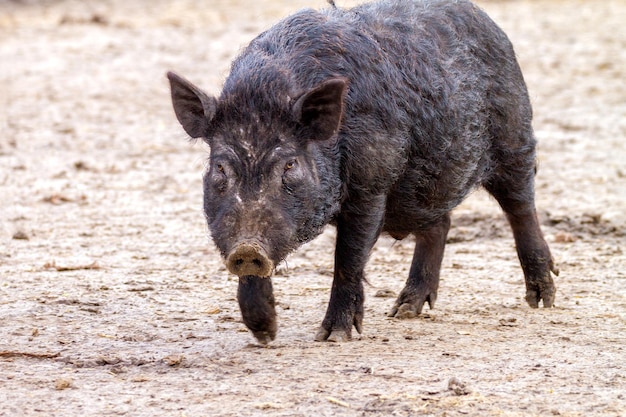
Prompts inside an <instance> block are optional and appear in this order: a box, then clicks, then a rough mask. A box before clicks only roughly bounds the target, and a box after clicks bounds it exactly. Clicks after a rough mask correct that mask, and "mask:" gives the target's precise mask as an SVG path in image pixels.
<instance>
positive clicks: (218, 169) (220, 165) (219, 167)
mask: <svg viewBox="0 0 626 417" xmlns="http://www.w3.org/2000/svg"><path fill="white" fill-rule="evenodd" d="M217 172H220V173H222V174H223V173H224V165H222V164H217Z"/></svg>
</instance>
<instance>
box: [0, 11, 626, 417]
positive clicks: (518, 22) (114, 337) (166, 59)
mask: <svg viewBox="0 0 626 417" xmlns="http://www.w3.org/2000/svg"><path fill="white" fill-rule="evenodd" d="M337 2H338V3H339V4H346V3H347V2H346V1H344V0H338V1H337ZM323 5H324V4H323V2H322V1H321V0H310V1H306V0H297V1H293V0H272V1H269V0H268V1H259V2H252V1H250V2H245V1H242V0H213V1H211V2H200V1H192V0H169V1H168V0H155V1H148V0H143V1H134V0H133V1H129V0H126V1H123V0H105V1H98V2H95V1H71V0H59V1H51V0H48V1H44V0H42V1H36V0H22V1H17V0H13V1H9V0H0V199H1V201H0V416H33V415H34V416H37V415H40V416H55V415H57V416H77V415H84V416H104V415H128V416H156V415H167V416H196V415H221V416H249V415H250V416H255V415H259V416H261V415H262V416H265V415H267V416H388V415H389V416H422V415H424V416H444V415H445V416H459V415H475V416H491V415H493V416H531V415H532V416H534V415H548V416H550V415H561V416H619V415H622V416H623V415H626V257H625V254H624V251H626V237H625V234H626V233H625V229H626V217H625V216H626V214H625V213H626V145H625V144H626V82H625V79H626V29H625V27H626V26H624V25H625V23H624V22H626V2H624V1H623V0H604V1H565V0H562V1H558V0H537V1H525V0H518V1H481V2H480V5H481V6H482V7H483V8H484V9H486V10H487V11H488V12H489V13H490V15H491V16H492V17H493V18H494V20H496V21H497V22H498V23H499V24H500V25H501V26H502V27H503V28H504V29H505V30H506V31H507V32H508V34H509V35H510V37H511V39H512V41H513V43H514V44H515V46H516V50H517V53H518V56H519V59H520V62H521V65H522V67H523V70H524V72H525V75H526V78H527V81H528V85H529V89H530V93H531V96H532V100H533V103H534V108H535V115H536V116H535V128H536V133H537V137H538V139H539V141H540V146H539V149H538V155H539V162H540V167H539V172H538V176H537V205H538V208H539V211H540V217H541V222H542V226H543V229H544V232H545V234H546V238H547V240H548V242H549V243H550V245H551V248H552V251H553V254H554V256H555V258H556V259H557V262H558V265H559V267H560V270H561V275H560V276H559V277H558V278H556V283H557V286H558V294H557V302H556V307H555V308H552V309H537V310H533V309H530V308H529V307H528V306H527V305H526V303H525V302H524V300H523V295H524V285H523V277H522V272H521V269H520V267H519V264H518V261H517V258H516V255H515V251H514V246H513V239H512V237H511V234H510V232H509V229H508V226H507V224H506V223H505V221H504V219H503V216H502V215H501V213H500V210H499V208H498V207H497V205H496V203H495V202H494V201H492V200H491V199H490V198H488V197H487V196H486V195H485V194H484V193H483V192H481V191H477V192H475V193H474V194H473V195H472V196H471V197H470V199H469V200H467V201H466V202H465V203H464V204H463V205H462V206H461V207H459V208H458V209H457V210H456V211H455V212H454V216H453V229H452V230H451V233H450V237H449V243H448V246H447V248H446V256H445V259H444V264H443V270H442V282H441V288H440V291H439V299H438V302H437V306H436V308H435V309H434V310H428V309H425V311H424V313H425V314H423V315H422V316H421V317H419V318H417V319H414V320H404V321H401V320H397V319H390V318H387V317H386V316H385V313H386V312H387V311H388V309H389V308H390V307H391V305H392V303H393V301H394V296H393V294H394V293H395V294H397V293H398V292H399V291H400V290H401V289H402V287H403V284H404V280H405V277H406V275H407V272H408V266H409V262H410V258H411V254H412V242H410V240H408V239H407V240H406V241H403V242H398V243H394V241H393V240H392V239H390V238H382V239H381V240H380V241H379V243H378V244H377V246H376V248H375V250H374V251H373V253H372V257H371V261H370V263H369V266H368V270H367V273H368V278H369V281H370V282H371V285H370V286H368V287H367V288H366V295H367V299H366V317H365V321H364V333H363V334H362V335H361V336H360V337H357V338H356V339H355V340H353V341H351V342H348V343H343V344H333V343H317V342H314V341H313V336H314V334H315V331H316V329H317V327H318V325H319V324H320V322H321V319H322V318H323V315H324V312H325V308H326V304H327V302H328V297H329V287H330V283H331V271H332V256H333V233H334V231H333V230H332V229H330V228H329V230H328V231H327V233H325V234H324V235H323V236H321V237H320V238H318V239H317V240H315V241H314V242H313V243H311V244H309V245H307V246H306V247H303V248H302V249H301V250H300V251H299V252H297V253H296V254H294V255H293V256H291V257H290V258H289V259H288V261H287V262H286V263H285V264H284V265H281V266H280V268H279V270H278V274H277V276H276V277H275V278H274V287H275V293H276V296H277V300H278V303H279V306H278V309H277V311H278V316H279V333H278V337H277V340H276V341H275V342H273V343H272V344H270V345H269V347H261V346H258V345H257V344H255V342H254V339H253V337H252V335H251V334H250V333H249V332H248V331H247V330H246V328H245V326H244V325H243V323H242V322H241V320H240V315H239V310H238V306H237V302H236V299H235V294H236V287H237V280H236V279H235V278H234V277H232V276H230V275H229V274H228V273H227V272H226V270H225V269H224V268H223V266H222V264H221V261H220V260H219V258H218V255H217V253H216V251H215V250H214V248H213V246H212V244H211V243H210V242H209V241H208V239H207V232H206V226H205V224H204V219H203V215H202V212H201V174H202V171H203V169H204V163H205V162H204V161H205V160H206V157H207V154H208V149H206V148H203V146H202V145H200V144H196V145H191V144H190V143H188V142H186V140H185V139H186V138H185V135H184V133H183V131H182V129H181V128H180V126H179V125H178V123H177V121H176V120H175V118H174V115H173V112H172V110H171V106H170V101H169V90H168V86H167V83H166V79H165V72H166V71H167V70H169V69H173V70H176V71H178V72H180V73H181V74H184V75H185V76H187V77H188V78H189V79H191V80H192V81H194V82H196V83H198V84H200V85H202V86H204V87H206V89H207V90H209V91H211V92H213V93H215V92H218V91H219V88H220V85H221V82H222V80H223V79H224V77H225V75H226V74H227V69H228V65H229V62H230V60H231V59H232V58H233V56H234V55H235V54H236V53H237V51H238V50H239V48H240V47H241V46H242V45H244V44H245V43H246V42H248V41H249V40H250V39H251V38H252V37H253V36H254V35H255V34H257V33H258V32H259V31H261V30H263V29H264V28H267V27H268V26H269V25H271V23H272V22H274V21H275V20H277V19H278V18H280V17H282V16H285V15H287V14H288V13H290V12H292V11H294V10H296V9H299V8H301V7H305V6H312V7H320V6H323Z"/></svg>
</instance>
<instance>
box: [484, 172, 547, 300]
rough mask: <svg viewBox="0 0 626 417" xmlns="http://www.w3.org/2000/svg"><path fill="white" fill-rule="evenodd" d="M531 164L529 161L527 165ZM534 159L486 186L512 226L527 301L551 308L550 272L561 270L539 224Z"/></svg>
mask: <svg viewBox="0 0 626 417" xmlns="http://www.w3.org/2000/svg"><path fill="white" fill-rule="evenodd" d="M527 165H529V164H527ZM534 169H535V167H534V162H533V164H532V166H529V167H527V169H526V171H525V172H523V173H522V172H519V171H517V172H515V174H514V175H507V176H504V175H501V176H500V177H498V178H497V179H495V180H491V181H489V182H488V183H487V184H485V188H486V189H487V191H489V192H490V193H491V194H492V195H493V196H494V197H495V199H496V200H497V201H498V203H500V206H501V207H502V209H503V210H504V213H505V214H506V217H507V219H508V221H509V224H510V225H511V229H512V231H513V236H514V238H515V246H516V249H517V255H518V257H519V260H520V263H521V265H522V270H523V271H524V278H525V281H526V301H527V302H528V304H529V305H530V306H531V307H533V308H537V307H539V301H541V300H543V306H544V307H552V305H553V304H554V296H555V293H556V288H555V286H554V281H553V280H552V276H551V275H550V272H552V273H554V274H555V275H558V269H557V268H556V267H555V265H554V261H553V259H552V256H551V254H550V249H549V247H548V244H547V243H546V241H545V239H544V238H543V233H541V229H540V227H539V221H538V220H537V213H536V209H535V203H534V185H533V182H534Z"/></svg>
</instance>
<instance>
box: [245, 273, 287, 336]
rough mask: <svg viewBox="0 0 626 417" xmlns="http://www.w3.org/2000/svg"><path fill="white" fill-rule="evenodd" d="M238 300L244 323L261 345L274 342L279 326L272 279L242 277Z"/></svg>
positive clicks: (251, 276)
mask: <svg viewBox="0 0 626 417" xmlns="http://www.w3.org/2000/svg"><path fill="white" fill-rule="evenodd" d="M237 300H238V301H239V307H240V309H241V316H242V317H243V322H244V323H245V324H246V326H247V327H248V328H249V329H250V331H252V334H254V337H255V338H256V339H257V340H258V341H259V343H261V344H263V345H267V344H268V343H269V342H270V341H272V340H274V338H275V337H276V329H277V325H276V310H275V301H274V294H273V291H272V280H271V278H269V277H257V276H253V275H247V276H243V277H240V278H239V288H238V290H237Z"/></svg>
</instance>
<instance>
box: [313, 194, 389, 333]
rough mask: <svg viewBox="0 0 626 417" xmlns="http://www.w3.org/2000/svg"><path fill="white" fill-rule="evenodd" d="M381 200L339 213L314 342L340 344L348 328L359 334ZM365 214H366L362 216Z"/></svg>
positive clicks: (381, 215) (380, 223)
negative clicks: (325, 299)
mask: <svg viewBox="0 0 626 417" xmlns="http://www.w3.org/2000/svg"><path fill="white" fill-rule="evenodd" d="M384 206H385V199H384V197H377V198H376V199H375V201H373V202H368V205H367V208H366V209H365V208H363V209H361V210H360V214H358V215H357V214H354V212H349V213H342V214H341V215H340V216H339V219H338V220H337V243H336V248H335V273H334V278H333V285H332V289H331V293H330V302H329V303H328V308H327V310H326V316H325V317H324V320H323V321H322V326H321V328H320V329H319V331H318V332H317V335H316V336H315V340H317V341H324V340H328V341H330V342H344V341H347V340H350V339H351V338H352V326H354V327H355V328H356V331H357V332H359V333H361V330H362V322H363V302H364V300H365V295H364V291H363V280H364V273H363V269H364V268H365V264H366V263H367V259H368V257H369V253H370V250H371V249H372V247H373V246H374V243H376V240H377V239H378V236H379V235H380V231H381V227H382V217H383V213H384ZM364 213H367V214H364Z"/></svg>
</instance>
